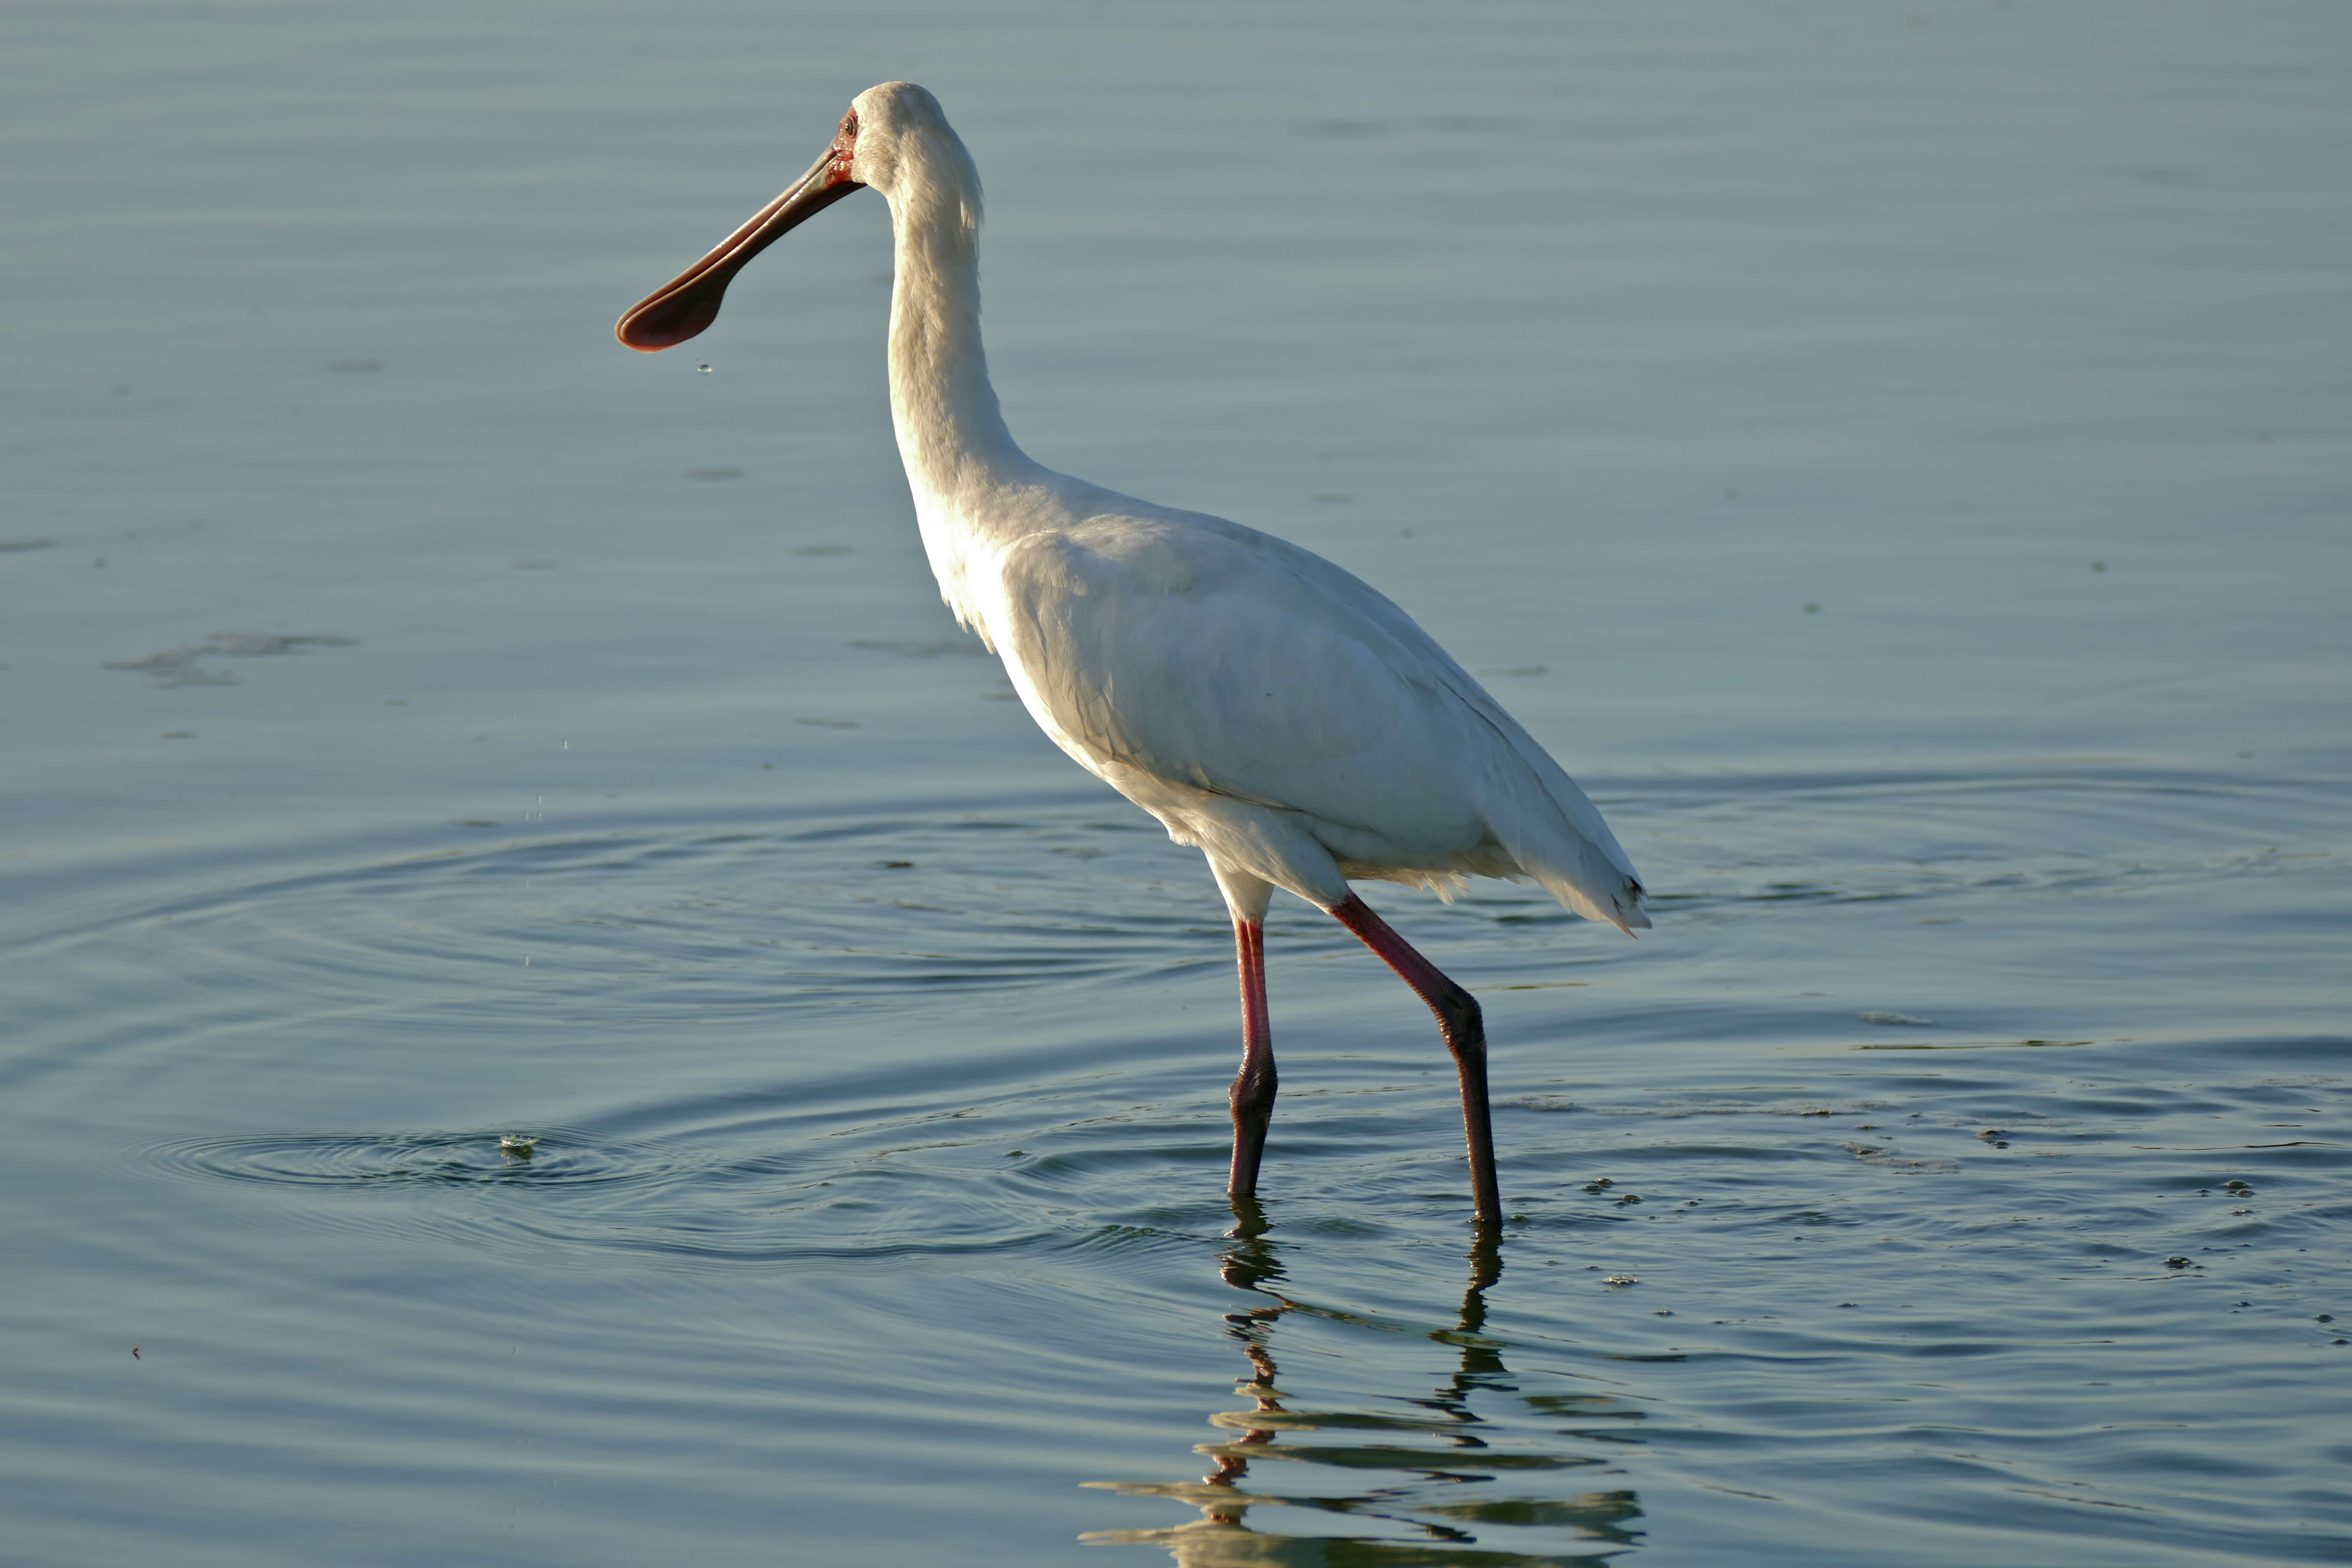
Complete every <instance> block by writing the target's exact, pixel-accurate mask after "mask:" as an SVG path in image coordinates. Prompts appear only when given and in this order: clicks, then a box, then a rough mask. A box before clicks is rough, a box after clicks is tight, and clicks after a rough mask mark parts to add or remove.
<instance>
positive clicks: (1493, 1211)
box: [1331, 893, 1503, 1225]
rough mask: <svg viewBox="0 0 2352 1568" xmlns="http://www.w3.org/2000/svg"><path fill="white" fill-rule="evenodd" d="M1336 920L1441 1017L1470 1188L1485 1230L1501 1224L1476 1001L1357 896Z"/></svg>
mask: <svg viewBox="0 0 2352 1568" xmlns="http://www.w3.org/2000/svg"><path fill="white" fill-rule="evenodd" d="M1331 915H1332V918H1333V919H1335V920H1337V921H1339V923H1340V924H1341V925H1343V926H1346V927H1347V928H1348V929H1349V931H1354V932H1355V933H1356V936H1357V938H1358V939H1359V940H1360V941H1361V942H1363V944H1364V945H1365V946H1366V947H1369V948H1370V949H1371V950H1372V951H1373V952H1377V953H1379V954H1380V955H1381V963H1385V964H1387V965H1388V966H1389V967H1390V968H1391V969H1393V970H1395V971H1396V972H1397V973H1398V975H1399V976H1400V977H1402V979H1403V981H1404V983H1405V984H1407V985H1410V986H1412V989H1413V994H1415V995H1417V996H1419V997H1420V998H1421V999H1422V1000H1423V1002H1426V1003H1428V1004H1429V1010H1430V1011H1431V1012H1433V1013H1434V1014H1436V1015H1437V1028H1438V1032H1439V1033H1440V1034H1441V1035H1443V1036H1444V1037H1445V1048H1446V1049H1447V1050H1449V1051H1451V1052H1453V1053H1454V1068H1455V1069H1456V1070H1457V1071H1459V1072H1460V1073H1461V1075H1462V1130H1463V1131H1464V1133H1465V1135H1467V1137H1468V1138H1469V1141H1470V1185H1471V1187H1472V1188H1473V1190H1474V1192H1475V1200H1474V1201H1475V1204H1476V1206H1477V1214H1478V1219H1479V1222H1480V1223H1481V1224H1482V1225H1498V1224H1500V1223H1501V1222H1502V1218H1503V1199H1502V1194H1501V1193H1500V1192H1499V1191H1498V1190H1497V1189H1496V1184H1495V1131H1494V1121H1493V1117H1492V1115H1491V1114H1490V1113H1489V1111H1488V1110H1487V1108H1486V1023H1485V1021H1484V1020H1483V1019H1482V1018H1481V1017H1480V1016H1479V1013H1478V999H1477V998H1476V997H1475V996H1473V995H1471V994H1470V993H1468V992H1467V991H1465V990H1463V989H1462V987H1460V986H1459V985H1456V984H1454V982H1453V981H1451V980H1448V979H1447V978H1446V977H1445V974H1444V971H1442V970H1440V969H1439V968H1438V967H1437V965H1435V964H1433V963H1430V962H1429V960H1427V959H1425V958H1423V957H1422V956H1421V954H1420V953H1418V952H1414V951H1413V949H1412V943H1410V942H1406V941H1405V939H1404V938H1402V937H1401V936H1399V935H1397V933H1396V931H1394V930H1393V929H1392V928H1391V926H1390V925H1389V922H1388V921H1384V920H1382V919H1381V917H1380V916H1379V915H1377V914H1375V913H1373V912H1372V907H1371V906H1370V904H1368V903H1366V902H1364V900H1361V899H1360V898H1358V897H1357V896H1356V895H1355V894H1353V893H1350V894H1349V895H1348V901H1347V902H1346V903H1343V904H1341V905H1339V907H1337V908H1336V909H1334V910H1332V911H1331Z"/></svg>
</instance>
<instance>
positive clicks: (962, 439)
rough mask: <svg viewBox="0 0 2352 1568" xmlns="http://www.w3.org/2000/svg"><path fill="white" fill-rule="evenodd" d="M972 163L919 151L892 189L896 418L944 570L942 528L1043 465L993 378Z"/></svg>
mask: <svg viewBox="0 0 2352 1568" xmlns="http://www.w3.org/2000/svg"><path fill="white" fill-rule="evenodd" d="M910 151H912V150H911V149H910ZM958 165H961V167H959V166H958ZM969 168H970V163H969V160H968V159H959V158H954V157H952V156H950V155H948V154H947V153H946V152H945V150H943V149H942V150H940V155H937V156H933V157H929V158H925V157H916V158H913V159H910V160H909V163H908V166H906V167H905V168H904V169H903V172H902V175H901V178H900V180H899V182H898V190H897V191H896V192H895V193H894V194H892V195H891V196H890V218H891V227H892V231H893V236H894V241H895V248H896V252H897V256H896V263H897V264H896V268H895V277H894V280H893V283H892V287H891V294H890V417H891V423H892V424H893V425H895V426H897V428H898V456H899V458H901V460H903V461H904V462H905V463H906V465H907V482H908V486H909V487H910V488H911V489H913V491H914V496H915V510H916V512H917V515H918V516H919V518H920V519H921V520H922V522H923V530H924V535H925V538H926V541H927V542H933V541H932V540H931V535H932V533H933V531H934V529H935V526H938V525H941V524H945V525H948V526H950V527H954V528H959V529H971V528H973V527H975V526H981V525H982V524H983V522H984V520H985V518H986V517H987V516H988V515H989V513H990V510H991V509H990V508H989V507H988V505H987V500H988V499H989V497H991V496H992V495H993V494H994V493H996V492H998V491H999V490H1001V489H1003V487H1004V486H1006V485H1008V484H1013V483H1017V482H1019V480H1020V479H1023V478H1024V477H1026V475H1027V474H1029V473H1030V472H1032V471H1034V468H1035V467H1036V465H1034V463H1032V462H1031V461H1030V460H1029V459H1028V458H1027V457H1025V456H1024V454H1023V453H1022V451H1021V448H1020V447H1016V446H1014V445H1013V437H1012V434H1011V432H1009V431H1007V430H1006V429H1005V427H1004V416H1003V415H1002V414H1001V413H999V412H998V411H997V405H996V392H995V389H994V388H992V387H991V386H990V385H989V384H988V356H987V355H986V353H984V352H982V348H981V344H980V253H979V241H980V221H979V220H980V192H979V189H978V184H977V182H976V181H975V180H973V179H971V177H970V175H969V173H968V171H969ZM968 186H969V187H970V188H966V187H968ZM933 545H934V548H933V560H932V564H933V565H934V566H935V567H937V566H939V565H940V564H941V563H940V559H939V553H938V549H937V542H933ZM942 585H943V586H944V585H946V584H945V578H944V574H943V576H942Z"/></svg>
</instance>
